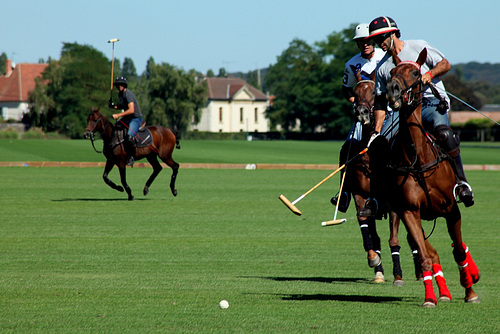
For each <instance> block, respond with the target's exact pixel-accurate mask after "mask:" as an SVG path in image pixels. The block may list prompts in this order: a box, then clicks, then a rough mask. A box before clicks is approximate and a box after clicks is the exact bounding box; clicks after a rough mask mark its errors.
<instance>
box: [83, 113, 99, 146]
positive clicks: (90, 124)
mask: <svg viewBox="0 0 500 334" xmlns="http://www.w3.org/2000/svg"><path fill="white" fill-rule="evenodd" d="M103 117H104V116H103V114H101V108H97V109H94V107H92V111H91V112H90V115H89V117H87V127H86V128H85V131H84V132H83V138H85V139H89V138H91V139H93V137H94V133H96V132H97V131H102V130H103V125H102V119H103Z"/></svg>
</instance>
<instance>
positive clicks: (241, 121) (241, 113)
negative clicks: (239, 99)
mask: <svg viewBox="0 0 500 334" xmlns="http://www.w3.org/2000/svg"><path fill="white" fill-rule="evenodd" d="M240 123H243V108H240Z"/></svg>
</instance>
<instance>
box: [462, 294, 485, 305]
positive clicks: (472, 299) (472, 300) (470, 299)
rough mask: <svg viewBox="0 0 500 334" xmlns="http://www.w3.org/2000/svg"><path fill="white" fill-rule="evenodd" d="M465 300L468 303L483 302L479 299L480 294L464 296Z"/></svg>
mask: <svg viewBox="0 0 500 334" xmlns="http://www.w3.org/2000/svg"><path fill="white" fill-rule="evenodd" d="M464 300H465V302H466V303H467V304H479V303H481V300H480V299H479V296H475V297H472V298H469V299H467V298H464Z"/></svg>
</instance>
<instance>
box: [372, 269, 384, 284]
mask: <svg viewBox="0 0 500 334" xmlns="http://www.w3.org/2000/svg"><path fill="white" fill-rule="evenodd" d="M384 282H385V279H384V274H383V273H382V272H381V271H377V272H376V273H375V279H374V280H373V283H384Z"/></svg>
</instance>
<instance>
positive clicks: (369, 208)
mask: <svg viewBox="0 0 500 334" xmlns="http://www.w3.org/2000/svg"><path fill="white" fill-rule="evenodd" d="M372 202H373V203H372ZM378 207H379V206H378V201H377V199H376V198H371V197H370V198H368V199H367V200H366V202H365V206H364V207H363V208H362V209H361V210H359V211H358V217H375V216H376V215H377V212H378Z"/></svg>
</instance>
